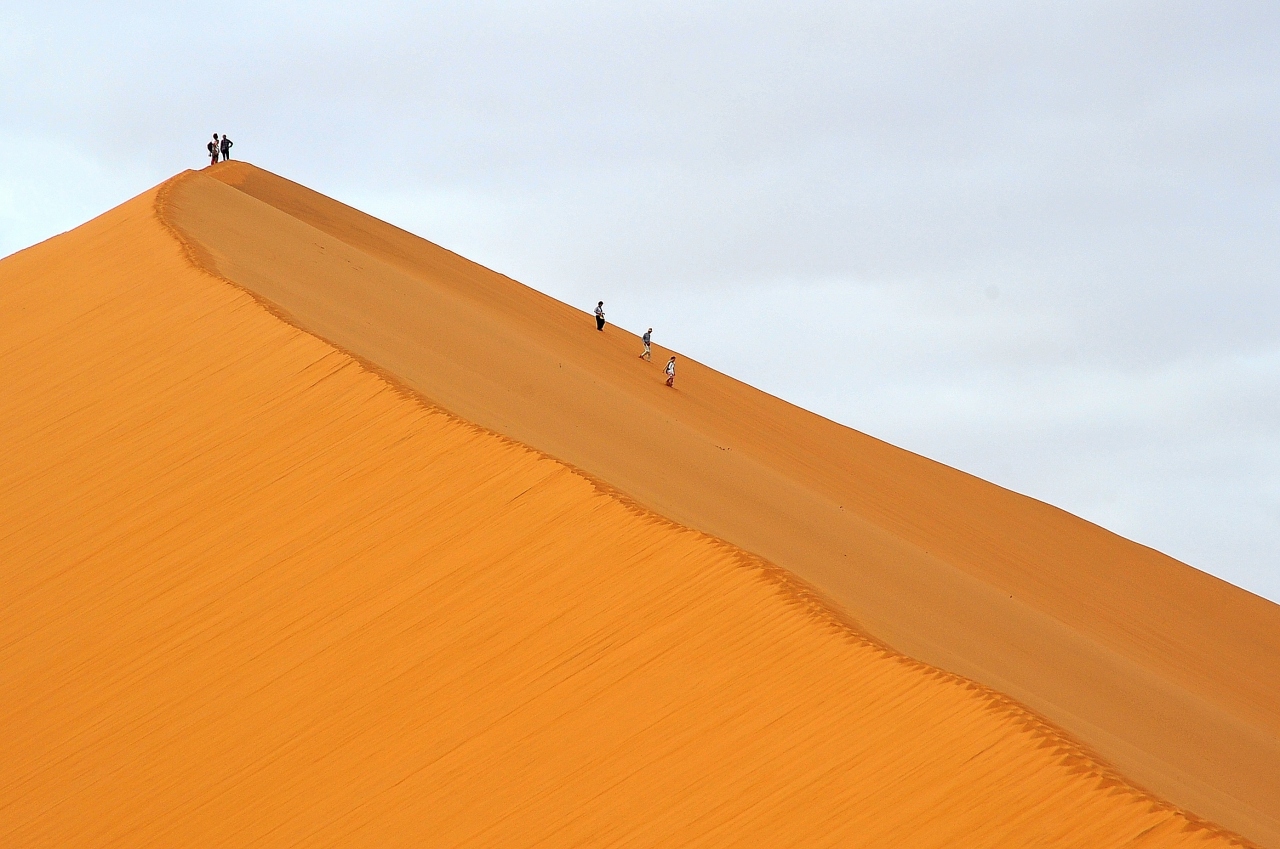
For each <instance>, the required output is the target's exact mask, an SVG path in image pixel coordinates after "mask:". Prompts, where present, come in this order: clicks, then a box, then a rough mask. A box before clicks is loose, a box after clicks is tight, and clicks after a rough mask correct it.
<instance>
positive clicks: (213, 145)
mask: <svg viewBox="0 0 1280 849" xmlns="http://www.w3.org/2000/svg"><path fill="white" fill-rule="evenodd" d="M205 149H207V150H208V151H209V164H210V165H217V164H218V134H217V133H214V134H213V141H211V142H209V143H208V144H207V145H205Z"/></svg>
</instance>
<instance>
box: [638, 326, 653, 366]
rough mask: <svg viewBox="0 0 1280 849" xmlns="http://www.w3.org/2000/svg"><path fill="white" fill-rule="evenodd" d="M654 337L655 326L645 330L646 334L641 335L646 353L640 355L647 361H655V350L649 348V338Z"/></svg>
mask: <svg viewBox="0 0 1280 849" xmlns="http://www.w3.org/2000/svg"><path fill="white" fill-rule="evenodd" d="M652 337H653V328H652V327H650V328H649V329H648V330H646V331H645V332H644V335H643V336H641V337H640V341H642V342H644V353H642V354H641V355H640V359H642V360H644V361H645V362H652V361H653V352H652V351H650V350H649V340H650V339H651V338H652Z"/></svg>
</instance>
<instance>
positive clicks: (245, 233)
mask: <svg viewBox="0 0 1280 849" xmlns="http://www.w3.org/2000/svg"><path fill="white" fill-rule="evenodd" d="M164 217H165V219H166V220H167V221H169V222H170V223H172V224H173V226H175V227H176V228H177V229H178V230H179V231H180V232H181V233H182V234H184V238H185V239H186V240H187V241H188V242H189V243H190V244H191V245H192V250H193V258H194V259H195V261H197V262H198V263H199V264H200V265H202V266H203V267H205V268H207V269H209V270H211V271H214V272H215V273H217V274H220V275H222V276H224V277H225V278H227V279H229V280H232V281H234V282H235V283H236V284H237V285H239V286H242V287H244V288H245V289H246V290H248V291H250V292H252V293H253V294H254V295H255V296H257V297H258V298H260V299H261V300H262V301H263V302H264V303H266V304H269V305H270V307H271V308H272V309H273V310H275V311H276V312H277V313H278V314H280V315H283V316H285V317H287V319H288V320H289V321H291V322H293V323H295V324H297V325H298V326H300V327H303V328H306V329H307V330H309V331H311V332H313V333H315V334H317V335H319V336H320V337H322V338H324V339H327V340H329V341H330V342H332V343H333V344H335V345H337V346H339V347H341V348H342V349H344V350H346V351H349V352H351V353H352V354H353V355H354V356H357V357H359V358H361V359H362V360H363V361H364V362H366V363H368V364H370V366H371V367H374V368H377V369H380V370H382V371H383V372H384V373H385V374H387V375H388V376H389V377H390V378H391V379H393V380H395V381H398V382H399V383H401V384H402V385H404V386H407V387H409V388H411V389H412V390H414V391H416V392H418V393H421V394H422V395H423V396H425V397H428V398H430V399H432V400H433V401H434V402H436V403H438V404H440V405H441V406H442V407H444V408H446V409H448V410H450V411H452V412H454V413H456V414H458V415H460V416H462V417H463V418H465V419H467V420H469V421H473V422H476V423H478V424H480V425H482V426H484V427H486V428H489V429H492V430H493V431H496V432H498V433H501V434H505V435H507V436H510V437H512V438H514V439H516V440H518V441H519V442H522V443H524V444H527V445H531V446H533V447H535V448H538V449H540V450H542V451H545V452H546V453H548V454H550V455H552V456H554V457H557V458H560V459H561V460H563V461H565V462H567V463H569V464H571V465H573V466H574V467H577V468H580V469H582V470H584V471H585V472H587V473H588V474H590V475H591V476H593V477H594V478H596V479H598V480H600V481H604V482H607V483H608V484H609V485H611V486H613V487H616V488H617V489H618V490H621V491H623V492H626V493H627V494H628V495H629V496H631V497H633V498H634V499H636V501H638V502H639V503H641V504H643V505H645V506H646V507H649V508H651V509H653V510H655V511H656V512H658V513H659V514H661V515H663V516H666V517H668V518H670V519H672V520H674V521H676V522H679V523H680V524H682V525H686V526H689V527H692V528H697V529H699V530H702V531H705V532H707V533H709V534H712V535H713V536H716V537H719V538H722V539H725V540H728V541H729V542H731V543H733V544H735V545H737V546H739V547H741V548H743V549H746V550H748V551H751V552H754V553H756V554H758V555H761V556H763V557H765V558H767V559H768V560H770V561H772V562H774V563H777V564H779V565H781V566H783V567H785V568H786V569H788V570H790V571H792V572H793V573H795V574H796V575H798V576H800V577H801V578H803V579H804V580H806V581H808V582H810V583H811V584H812V585H814V586H815V587H817V588H818V589H819V590H820V591H821V592H822V593H823V594H825V595H826V596H827V597H828V598H829V599H831V600H832V601H833V602H834V603H835V604H836V605H838V606H839V607H840V608H841V609H842V610H844V611H846V612H847V614H848V615H850V616H852V617H853V618H854V619H856V620H857V621H858V622H859V623H860V624H861V625H862V626H863V627H865V628H866V629H868V630H869V631H870V632H871V633H873V634H875V635H876V636H877V637H879V638H882V639H883V640H885V641H886V642H888V643H889V644H891V645H893V646H894V647H896V648H897V649H899V650H901V651H903V652H906V653H907V654H909V655H911V656H913V657H917V658H920V659H922V660H924V661H926V662H928V663H930V664H933V665H935V666H938V667H941V668H945V669H948V670H951V671H954V672H957V673H959V674H962V675H965V676H967V677H969V678H972V679H975V680H977V681H980V682H983V683H985V684H987V685H989V686H991V687H993V688H995V689H997V690H999V691H1001V692H1005V693H1008V694H1010V695H1012V696H1014V697H1015V698H1017V699H1019V700H1020V701H1022V702H1024V703H1026V704H1028V705H1030V706H1031V707H1033V708H1034V709H1035V710H1037V711H1040V712H1041V713H1043V714H1045V715H1046V716H1048V717H1049V718H1051V719H1052V720H1053V721H1054V722H1056V723H1058V724H1060V725H1062V726H1063V727H1065V728H1067V729H1068V730H1069V731H1070V732H1071V733H1073V734H1075V735H1077V736H1078V737H1080V738H1081V739H1083V740H1085V741H1086V742H1087V743H1088V744H1089V745H1090V746H1092V747H1094V748H1095V749H1096V750H1098V751H1100V752H1101V753H1102V754H1103V755H1104V756H1105V757H1106V758H1107V759H1108V760H1110V761H1111V762H1113V763H1115V764H1117V765H1118V766H1119V767H1120V768H1121V769H1122V771H1123V772H1124V773H1125V774H1127V775H1129V776H1131V777H1133V778H1134V779H1136V780H1137V781H1138V782H1140V783H1142V784H1143V785H1145V786H1148V787H1151V788H1153V789H1154V790H1156V791H1157V792H1159V793H1160V794H1161V795H1162V796H1165V797H1167V798H1170V799H1173V800H1174V801H1176V802H1177V803H1178V804H1180V805H1183V806H1184V807H1187V808H1189V809H1191V810H1195V811H1196V812H1198V813H1200V814H1202V815H1204V816H1207V817H1209V818H1211V819H1214V820H1217V821H1219V822H1223V823H1225V824H1227V825H1229V826H1230V827H1231V828H1233V829H1236V830H1238V831H1240V832H1241V833H1244V834H1246V835H1248V836H1250V837H1252V838H1253V839H1255V840H1258V841H1260V842H1262V843H1265V844H1267V845H1271V846H1280V769H1277V767H1276V765H1277V764H1280V607H1277V606H1276V605H1274V604H1272V603H1270V602H1267V601H1265V600H1263V599H1260V598H1258V597H1256V596H1253V595H1251V594H1250V593H1247V592H1245V591H1243V590H1240V589H1238V588H1236V587H1233V586H1231V585H1229V584H1227V583H1225V582H1222V581H1219V580H1217V579H1215V578H1213V577H1211V576H1208V575H1206V574H1204V573H1201V572H1199V571H1197V570H1195V569H1192V568H1190V567H1188V566H1186V565H1184V564H1181V563H1179V562H1177V561H1174V560H1172V559H1170V558H1168V557H1166V556H1164V555H1162V554H1160V553H1158V552H1155V551H1153V550H1151V549H1149V548H1146V547H1143V546H1141V545H1138V544H1136V543H1133V542H1130V541H1128V540H1125V539H1123V538H1120V537H1118V536H1116V535H1114V534H1111V533H1109V532H1107V531H1105V530H1103V529H1101V528H1098V527H1097V526H1094V525H1091V524H1089V523H1087V522H1084V521H1083V520H1080V519H1078V518H1076V517H1074V516H1071V515H1069V514H1067V513H1065V512H1063V511H1060V510H1057V509H1056V508H1053V507H1050V506H1048V505H1045V504H1042V503H1040V502H1037V501H1034V500H1032V499H1029V498H1026V497H1023V496H1020V495H1017V494H1015V493H1012V492H1009V491H1007V490H1003V489H1001V488H999V487H996V486H993V485H991V484H988V483H986V482H984V481H981V480H979V479H977V478H974V477H972V476H969V475H966V474H963V473H961V472H958V471H956V470H954V469H951V468H948V467H946V466H943V465H940V464H937V463H934V462H932V461H929V460H927V459H925V458H922V457H919V456H916V455H913V454H911V453H909V452H906V451H902V450H900V449H897V448H894V447H892V446H889V445H887V444H885V443H883V442H880V441H878V440H875V439H873V438H871V437H868V436H866V435H864V434H861V433H858V432H856V431H853V430H850V429H848V428H845V427H842V426H839V425H836V424H835V423H833V422H830V421H828V420H825V419H822V418H821V417H818V416H816V415H813V414H811V413H808V412H806V411H803V410H800V409H798V408H796V407H794V406H791V405H789V404H786V403H785V402H782V401H780V400H778V399H776V398H773V397H771V396H768V395H766V394H764V393H761V392H759V391H757V390H754V389H752V388H751V387H749V386H745V385H743V384H741V383H739V382H737V381H734V380H732V379H731V378H728V377H726V376H724V375H721V374H719V373H717V372H715V371H713V370H710V369H707V368H705V367H702V366H700V365H699V364H697V363H695V362H692V361H690V360H687V359H683V358H682V365H681V371H680V387H679V391H677V392H670V391H668V390H666V389H665V388H664V387H662V386H661V381H660V379H659V377H658V370H659V365H657V364H656V362H655V364H654V365H648V364H645V363H642V362H641V361H639V360H638V359H637V358H636V353H637V352H638V342H637V341H636V339H635V338H634V337H633V336H631V335H630V334H627V333H625V332H623V331H621V330H619V329H618V328H616V327H612V326H611V327H609V328H608V329H607V331H606V332H605V333H603V334H599V333H596V332H595V330H594V327H593V325H592V324H591V322H590V319H589V318H587V317H586V316H584V315H583V313H581V312H579V311H577V310H575V309H572V308H570V307H568V306H566V305H564V304H561V303H559V302H556V301H554V300H553V299H551V298H547V297H546V296H543V295H541V294H539V293H537V292H535V291H533V290H531V289H528V288H526V287H524V286H521V285H520V284H518V283H516V282H514V281H512V280H510V279H508V278H505V277H503V276H501V275H499V274H495V273H493V272H491V271H489V270H487V269H484V268H482V267H480V266H478V265H476V264H474V263H471V262H469V261H467V260H465V259H463V258H461V257H459V256H457V255H455V254H452V253H450V252H448V251H445V250H443V249H441V248H439V247H437V246H435V245H432V244H430V243H429V242H426V241H424V240H422V239H419V238H417V237H414V236H412V235H411V234H408V233H405V232H403V231H400V230H398V229H396V228H394V227H392V226H390V225H387V224H385V223H383V222H380V221H377V220H376V219H373V218H371V217H370V216H367V215H364V214H362V213H359V212H358V211H356V210H353V209H351V208H349V207H346V206H344V205H342V204H340V203H337V202H335V201H333V200H330V199H328V198H326V197H324V196H322V195H319V194H317V193H315V192H312V191H310V190H308V189H305V188H304V187H301V186H298V185H296V184H294V183H291V182H289V181H287V180H284V179H282V178H279V177H277V176H275V175H273V174H270V173H268V172H265V171H262V170H260V169H256V168H254V167H253V166H250V165H247V164H244V163H228V164H226V165H222V166H217V167H214V168H211V169H207V170H206V171H204V172H201V173H199V174H194V173H193V174H188V175H186V176H184V177H183V178H181V179H179V180H178V181H176V182H175V183H174V184H173V185H172V189H171V192H170V194H169V197H168V200H167V202H166V204H165V216H164ZM666 353H667V352H666V351H665V350H664V349H661V348H655V361H659V360H665V356H666Z"/></svg>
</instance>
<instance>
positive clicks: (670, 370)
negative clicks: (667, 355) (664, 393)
mask: <svg viewBox="0 0 1280 849" xmlns="http://www.w3.org/2000/svg"><path fill="white" fill-rule="evenodd" d="M666 372H667V386H670V387H671V388H672V389H675V388H676V358H675V357H672V358H671V359H669V360H667V368H666Z"/></svg>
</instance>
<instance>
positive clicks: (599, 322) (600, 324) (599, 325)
mask: <svg viewBox="0 0 1280 849" xmlns="http://www.w3.org/2000/svg"><path fill="white" fill-rule="evenodd" d="M596 330H604V301H601V302H600V303H598V304H596Z"/></svg>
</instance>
